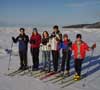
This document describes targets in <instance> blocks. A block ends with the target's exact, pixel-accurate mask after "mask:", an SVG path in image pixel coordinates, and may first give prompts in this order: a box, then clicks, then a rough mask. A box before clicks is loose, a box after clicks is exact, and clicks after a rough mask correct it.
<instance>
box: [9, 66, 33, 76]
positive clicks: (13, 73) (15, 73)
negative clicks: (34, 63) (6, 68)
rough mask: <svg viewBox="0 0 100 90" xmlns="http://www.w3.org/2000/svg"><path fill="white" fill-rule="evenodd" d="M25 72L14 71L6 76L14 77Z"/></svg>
mask: <svg viewBox="0 0 100 90" xmlns="http://www.w3.org/2000/svg"><path fill="white" fill-rule="evenodd" d="M29 68H31V67H30V66H29V67H28V68H27V69H26V70H29ZM26 70H19V69H18V70H15V71H14V72H11V73H9V74H7V76H12V77H13V76H15V75H17V74H20V73H22V72H25V71H26Z"/></svg>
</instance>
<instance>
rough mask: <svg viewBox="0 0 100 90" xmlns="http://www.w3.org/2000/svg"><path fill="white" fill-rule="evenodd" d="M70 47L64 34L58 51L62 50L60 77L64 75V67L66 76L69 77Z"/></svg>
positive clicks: (69, 41)
mask: <svg viewBox="0 0 100 90" xmlns="http://www.w3.org/2000/svg"><path fill="white" fill-rule="evenodd" d="M71 46H72V42H71V40H70V39H69V38H68V35H67V34H64V36H63V41H62V43H61V44H60V49H62V63H61V75H64V71H65V66H66V72H67V73H66V75H67V76H69V71H70V59H71V54H72V51H71Z"/></svg>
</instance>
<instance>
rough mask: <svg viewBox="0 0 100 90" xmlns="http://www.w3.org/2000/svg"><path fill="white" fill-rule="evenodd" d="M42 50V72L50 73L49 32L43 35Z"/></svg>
mask: <svg viewBox="0 0 100 90" xmlns="http://www.w3.org/2000/svg"><path fill="white" fill-rule="evenodd" d="M41 50H42V62H43V67H42V71H47V72H50V71H51V61H50V52H51V42H50V38H49V34H48V32H47V31H44V32H43V34H42V41H41Z"/></svg>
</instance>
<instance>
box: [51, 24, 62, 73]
mask: <svg viewBox="0 0 100 90" xmlns="http://www.w3.org/2000/svg"><path fill="white" fill-rule="evenodd" d="M53 30H54V31H53V32H52V33H51V36H50V37H51V50H52V59H53V68H54V73H57V72H58V59H59V44H60V42H61V41H62V34H61V33H60V31H59V27H58V26H57V25H55V26H54V27H53Z"/></svg>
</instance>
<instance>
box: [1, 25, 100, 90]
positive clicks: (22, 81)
mask: <svg viewBox="0 0 100 90" xmlns="http://www.w3.org/2000/svg"><path fill="white" fill-rule="evenodd" d="M18 29H19V28H12V27H11V28H4V27H0V90H100V30H99V29H85V28H84V29H60V30H61V32H62V33H63V34H64V33H67V34H68V35H69V37H70V38H71V40H72V41H74V40H75V36H76V34H77V33H81V34H82V35H83V39H84V41H86V42H88V44H89V45H90V46H91V45H92V44H93V42H96V43H97V48H96V49H95V51H94V59H93V60H92V62H93V63H91V68H89V67H88V66H87V69H89V71H90V72H89V76H88V77H87V78H86V87H82V84H83V83H84V79H83V80H81V81H79V82H76V83H75V84H72V85H70V86H68V87H65V88H63V89H61V88H60V87H59V85H56V84H52V83H50V82H49V83H43V82H42V81H40V80H38V79H35V78H33V77H28V76H18V75H17V76H15V77H8V76H5V75H4V74H6V73H8V70H7V68H8V60H9V55H8V54H7V53H6V52H5V49H9V48H10V45H11V36H17V35H18ZM44 30H48V31H49V32H50V33H51V31H52V28H39V32H40V33H42V32H43V31H44ZM31 31H32V28H26V33H28V35H29V36H30V35H31ZM17 45H18V44H17ZM17 45H15V44H14V47H13V49H12V50H13V54H12V61H11V64H10V69H11V70H16V69H17V68H18V67H19V57H18V49H17ZM87 55H90V52H89V53H87ZM40 60H41V53H40ZM28 63H29V65H31V64H32V60H31V55H30V51H29V52H28ZM88 63H89V62H88V61H87V62H86V63H84V65H83V66H85V65H88ZM94 64H95V65H94ZM96 67H97V68H96ZM83 68H84V67H83ZM87 69H84V70H83V71H82V73H86V72H87Z"/></svg>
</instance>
